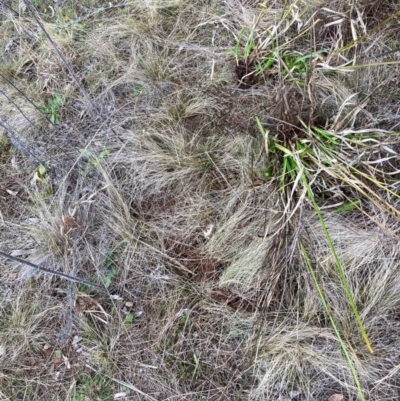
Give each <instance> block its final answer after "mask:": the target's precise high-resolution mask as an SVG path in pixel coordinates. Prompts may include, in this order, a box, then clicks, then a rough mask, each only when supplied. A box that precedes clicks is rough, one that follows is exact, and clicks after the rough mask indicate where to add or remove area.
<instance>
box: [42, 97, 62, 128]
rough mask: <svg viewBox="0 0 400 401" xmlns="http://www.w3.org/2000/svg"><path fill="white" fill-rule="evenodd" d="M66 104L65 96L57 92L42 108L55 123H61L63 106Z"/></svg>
mask: <svg viewBox="0 0 400 401" xmlns="http://www.w3.org/2000/svg"><path fill="white" fill-rule="evenodd" d="M63 104H64V97H63V96H61V95H59V94H58V93H55V94H54V95H53V97H52V98H51V99H50V100H49V101H48V102H47V105H46V107H44V108H43V109H42V111H43V113H44V114H46V116H47V117H48V118H49V119H50V121H51V122H52V123H53V124H59V123H60V119H61V107H62V106H63Z"/></svg>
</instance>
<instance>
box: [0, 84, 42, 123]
mask: <svg viewBox="0 0 400 401" xmlns="http://www.w3.org/2000/svg"><path fill="white" fill-rule="evenodd" d="M0 92H1V94H2V95H3V96H4V97H6V98H7V100H8V101H9V102H10V103H12V104H13V105H14V106H15V108H16V109H17V110H18V111H19V112H20V113H21V114H22V115H23V116H24V117H25V119H26V120H27V121H29V122H30V123H31V124H32V125H33V126H34V127H35V128H37V126H36V124H35V123H34V122H33V121H31V120H30V119H29V118H28V116H26V115H25V114H24V112H23V111H22V109H21V108H20V107H19V106H18V104H17V103H15V102H14V101H13V100H12V99H10V98H9V97H8V95H7V93H6V92H4V91H3V90H1V89H0Z"/></svg>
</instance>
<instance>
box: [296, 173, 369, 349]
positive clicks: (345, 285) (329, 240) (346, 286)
mask: <svg viewBox="0 0 400 401" xmlns="http://www.w3.org/2000/svg"><path fill="white" fill-rule="evenodd" d="M303 184H304V186H305V187H306V189H307V195H308V197H309V199H310V200H311V203H312V205H313V207H314V210H315V212H316V213H317V216H318V219H319V222H320V224H321V227H322V230H323V232H324V235H325V238H326V241H327V243H328V245H329V248H330V250H331V252H332V256H333V258H334V260H335V264H336V267H337V269H338V272H339V276H340V280H341V282H342V285H343V288H344V290H345V293H346V297H347V300H348V302H349V304H350V307H351V309H352V311H353V314H354V317H355V318H356V321H357V324H358V327H359V329H360V332H361V335H362V337H363V339H364V342H365V344H366V346H367V348H368V351H369V352H370V353H371V354H373V353H374V350H373V349H372V346H371V342H370V340H369V338H368V335H367V332H366V330H365V327H364V324H363V322H362V320H361V317H360V314H359V313H358V310H357V306H356V304H355V302H354V298H353V295H352V293H351V290H350V287H349V284H348V282H347V279H346V276H345V274H344V270H343V267H342V264H341V263H340V260H339V257H338V255H337V252H336V250H335V247H334V245H333V242H332V238H331V236H330V234H329V231H328V228H327V227H326V224H325V221H324V218H323V217H322V213H321V210H320V208H319V207H318V205H317V202H316V201H315V198H314V194H313V193H312V191H311V188H310V186H309V184H308V182H307V180H306V178H305V177H304V176H303Z"/></svg>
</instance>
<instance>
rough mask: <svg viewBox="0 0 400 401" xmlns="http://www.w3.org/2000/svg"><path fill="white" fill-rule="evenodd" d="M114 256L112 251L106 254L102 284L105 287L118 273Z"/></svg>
mask: <svg viewBox="0 0 400 401" xmlns="http://www.w3.org/2000/svg"><path fill="white" fill-rule="evenodd" d="M116 257H117V255H116V254H115V253H114V252H111V253H107V254H106V262H105V268H106V275H105V277H104V280H103V284H104V286H105V287H106V288H108V287H109V286H110V285H111V281H112V279H113V278H114V277H115V276H116V275H117V273H118V270H117V267H116V265H115V260H116Z"/></svg>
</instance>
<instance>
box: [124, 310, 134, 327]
mask: <svg viewBox="0 0 400 401" xmlns="http://www.w3.org/2000/svg"><path fill="white" fill-rule="evenodd" d="M134 320H135V317H134V316H133V315H132V313H129V314H127V315H126V316H125V319H124V325H125V327H126V328H127V329H129V328H130V327H131V326H132V323H133V321H134Z"/></svg>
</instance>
